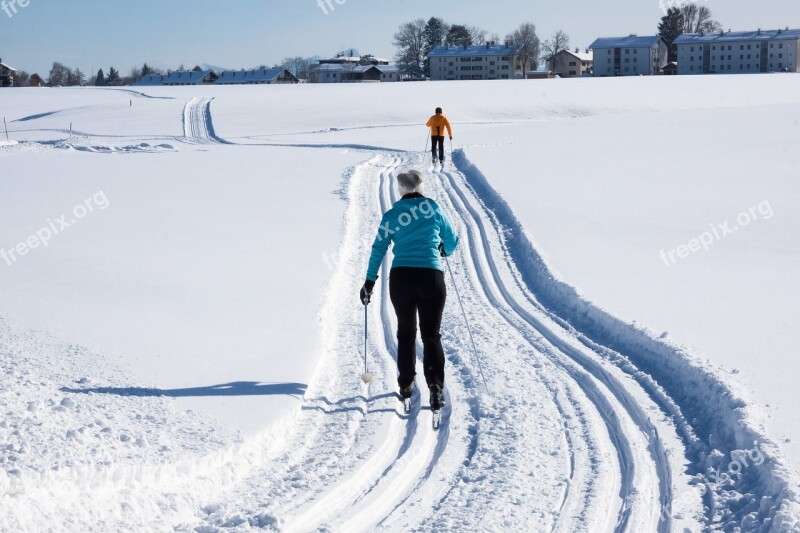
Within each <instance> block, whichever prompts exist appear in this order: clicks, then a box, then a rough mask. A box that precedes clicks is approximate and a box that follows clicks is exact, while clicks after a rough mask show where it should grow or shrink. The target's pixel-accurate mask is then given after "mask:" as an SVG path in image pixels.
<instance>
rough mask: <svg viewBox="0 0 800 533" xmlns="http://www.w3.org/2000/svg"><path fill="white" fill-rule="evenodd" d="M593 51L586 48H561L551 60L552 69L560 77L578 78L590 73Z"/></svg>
mask: <svg viewBox="0 0 800 533" xmlns="http://www.w3.org/2000/svg"><path fill="white" fill-rule="evenodd" d="M593 64H594V53H593V52H591V51H589V50H586V51H583V52H581V51H580V50H561V51H560V52H559V53H557V54H556V56H555V58H554V60H553V67H554V68H553V71H554V72H555V74H556V76H560V77H562V78H579V77H581V76H588V75H591V74H592V65H593Z"/></svg>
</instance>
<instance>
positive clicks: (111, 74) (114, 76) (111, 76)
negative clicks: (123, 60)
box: [106, 67, 120, 87]
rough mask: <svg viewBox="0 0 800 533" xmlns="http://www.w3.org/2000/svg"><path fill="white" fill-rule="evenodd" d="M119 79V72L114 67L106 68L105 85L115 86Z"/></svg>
mask: <svg viewBox="0 0 800 533" xmlns="http://www.w3.org/2000/svg"><path fill="white" fill-rule="evenodd" d="M119 83H120V78H119V71H118V70H117V69H115V68H114V67H109V68H108V77H107V78H106V85H110V86H112V87H113V86H115V85H119Z"/></svg>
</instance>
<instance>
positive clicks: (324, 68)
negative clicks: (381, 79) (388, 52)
mask: <svg viewBox="0 0 800 533" xmlns="http://www.w3.org/2000/svg"><path fill="white" fill-rule="evenodd" d="M371 68H376V69H378V70H380V71H381V72H384V73H390V72H399V71H400V67H398V66H397V65H356V66H353V65H341V64H329V63H326V64H324V65H319V66H317V67H315V70H317V71H319V72H366V71H368V70H369V69H371Z"/></svg>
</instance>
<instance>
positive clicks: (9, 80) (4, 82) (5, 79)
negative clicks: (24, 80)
mask: <svg viewBox="0 0 800 533" xmlns="http://www.w3.org/2000/svg"><path fill="white" fill-rule="evenodd" d="M16 75H17V70H16V69H14V68H12V67H10V66H8V65H6V64H5V63H3V60H2V59H0V87H13V86H14V77H15V76H16Z"/></svg>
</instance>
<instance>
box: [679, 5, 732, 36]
mask: <svg viewBox="0 0 800 533" xmlns="http://www.w3.org/2000/svg"><path fill="white" fill-rule="evenodd" d="M680 9H681V14H682V15H683V32H684V33H714V32H718V31H720V30H722V25H721V24H720V23H719V22H717V21H716V20H714V18H713V16H712V15H711V10H710V9H709V8H708V7H706V6H698V5H697V4H695V3H693V2H688V3H686V4H684V5H682V6H681V8H680Z"/></svg>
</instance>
